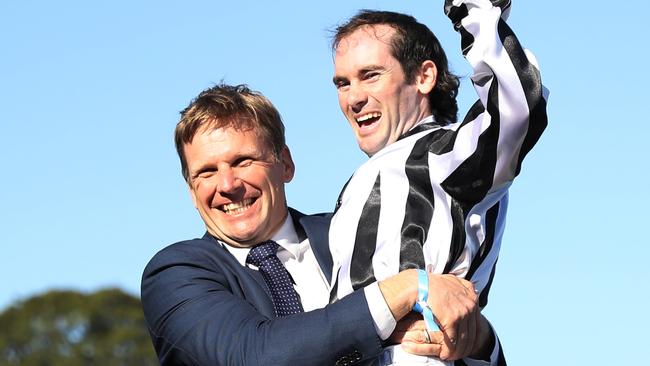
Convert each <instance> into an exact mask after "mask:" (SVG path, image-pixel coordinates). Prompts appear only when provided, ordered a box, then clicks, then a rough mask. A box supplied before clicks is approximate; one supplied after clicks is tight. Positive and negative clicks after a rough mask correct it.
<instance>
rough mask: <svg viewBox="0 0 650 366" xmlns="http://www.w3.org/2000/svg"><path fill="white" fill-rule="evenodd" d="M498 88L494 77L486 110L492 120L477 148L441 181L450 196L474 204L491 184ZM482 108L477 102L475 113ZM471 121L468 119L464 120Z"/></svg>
mask: <svg viewBox="0 0 650 366" xmlns="http://www.w3.org/2000/svg"><path fill="white" fill-rule="evenodd" d="M498 90H499V83H498V81H497V80H496V79H493V80H492V84H491V85H490V90H489V91H488V98H487V112H488V113H489V114H490V116H491V123H490V125H489V126H488V128H487V129H486V130H485V131H483V133H481V135H480V136H479V138H478V141H477V146H476V150H475V151H474V153H472V155H471V156H469V157H468V158H467V160H465V161H463V162H462V163H461V164H460V165H459V166H458V168H456V170H454V172H453V173H451V174H450V175H449V176H448V177H447V179H445V180H444V181H443V182H442V183H441V186H442V188H443V189H444V190H445V191H446V192H447V193H449V195H450V196H451V197H453V198H455V199H457V200H459V201H462V202H463V203H464V204H469V205H474V204H476V203H478V202H480V201H481V200H483V198H485V195H486V194H487V192H488V191H489V190H490V188H491V187H492V182H493V179H494V170H495V168H496V163H497V143H498V141H499V127H500V126H499V124H500V119H499V97H498ZM479 108H480V107H477V104H475V105H474V106H473V107H472V109H473V110H474V111H473V113H472V114H474V113H476V112H477V111H478V110H479ZM468 121H469V119H468V118H466V119H465V122H468ZM465 122H463V123H464V124H465ZM461 128H462V127H461Z"/></svg>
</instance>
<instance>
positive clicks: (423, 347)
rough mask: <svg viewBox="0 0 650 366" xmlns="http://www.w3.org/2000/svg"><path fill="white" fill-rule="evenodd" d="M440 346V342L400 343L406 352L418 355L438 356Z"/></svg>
mask: <svg viewBox="0 0 650 366" xmlns="http://www.w3.org/2000/svg"><path fill="white" fill-rule="evenodd" d="M440 348H441V345H440V344H434V343H413V342H405V343H402V349H404V350H405V351H406V352H408V353H412V354H414V355H420V356H433V357H439V356H440Z"/></svg>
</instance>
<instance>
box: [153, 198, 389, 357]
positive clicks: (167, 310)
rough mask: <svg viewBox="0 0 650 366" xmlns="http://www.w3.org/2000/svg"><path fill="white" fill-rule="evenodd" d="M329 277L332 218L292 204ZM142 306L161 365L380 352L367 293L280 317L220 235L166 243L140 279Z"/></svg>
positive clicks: (258, 277) (257, 280)
mask: <svg viewBox="0 0 650 366" xmlns="http://www.w3.org/2000/svg"><path fill="white" fill-rule="evenodd" d="M290 214H291V216H292V218H293V219H294V223H295V225H294V226H295V227H296V230H297V231H298V236H299V237H301V240H302V239H303V238H304V237H305V236H307V237H308V238H309V242H310V245H311V247H312V249H313V252H314V255H315V256H316V258H317V260H318V262H319V264H320V266H321V268H322V270H323V272H324V273H325V275H326V276H328V277H331V271H332V259H331V256H330V252H329V246H328V239H327V233H328V229H329V221H330V216H324V215H313V216H305V215H302V214H300V213H299V212H297V211H295V210H290ZM142 305H143V308H144V314H145V319H146V321H147V325H148V327H149V332H150V334H151V337H152V340H153V343H154V347H155V349H156V352H157V354H158V358H159V360H160V363H161V365H205V366H207V365H210V366H216V365H292V366H298V365H334V364H353V363H355V362H356V361H357V360H360V359H370V358H375V357H376V356H377V355H378V354H379V353H380V352H381V349H382V347H381V340H380V339H379V337H378V336H377V333H376V330H375V328H374V325H373V322H372V317H371V315H370V312H369V310H368V304H367V302H366V298H365V295H364V294H363V291H356V292H355V293H353V294H351V295H349V296H347V297H345V298H343V299H341V300H339V301H337V302H336V303H334V304H330V305H328V306H326V307H325V308H323V309H319V310H314V311H310V312H306V313H302V314H295V315H291V316H287V317H282V318H276V317H275V316H274V313H273V303H272V301H271V295H270V294H269V292H268V288H267V286H266V284H265V282H264V279H263V278H262V276H261V274H260V273H259V272H258V271H255V270H253V269H250V268H247V267H245V266H242V265H241V264H240V263H239V262H238V261H237V260H236V259H235V257H234V256H233V255H232V254H230V253H229V252H228V251H227V250H226V249H224V248H223V247H222V246H221V245H220V244H219V243H218V242H217V240H216V239H215V238H213V237H212V236H211V235H209V234H206V235H205V236H203V238H201V239H194V240H188V241H184V242H180V243H176V244H173V245H170V246H168V247H167V248H165V249H163V250H161V251H160V252H158V253H157V254H156V255H155V256H154V257H153V258H152V259H151V261H150V262H149V264H148V265H147V267H146V268H145V270H144V274H143V277H142Z"/></svg>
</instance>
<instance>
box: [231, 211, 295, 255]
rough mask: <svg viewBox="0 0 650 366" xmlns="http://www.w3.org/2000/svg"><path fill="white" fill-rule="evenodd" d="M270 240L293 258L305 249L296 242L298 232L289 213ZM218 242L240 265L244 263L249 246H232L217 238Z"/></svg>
mask: <svg viewBox="0 0 650 366" xmlns="http://www.w3.org/2000/svg"><path fill="white" fill-rule="evenodd" d="M271 240H273V241H275V242H276V243H278V244H279V245H280V247H281V248H283V249H285V250H286V251H287V252H288V253H289V255H290V256H291V257H293V258H294V259H300V258H301V257H302V254H303V252H304V250H305V248H304V246H301V245H299V244H300V243H299V242H298V233H296V228H295V226H293V219H292V218H291V215H290V214H287V217H286V218H285V219H284V222H283V223H282V226H281V227H280V229H278V231H277V232H276V233H275V234H274V235H273V236H272V237H271ZM219 243H220V244H221V246H223V247H224V248H225V249H226V250H227V251H229V252H230V253H231V254H232V255H233V256H235V258H236V259H237V261H238V262H239V263H241V265H243V266H245V265H246V257H248V252H250V250H251V248H240V247H233V246H231V245H228V244H225V243H224V242H222V241H221V240H219Z"/></svg>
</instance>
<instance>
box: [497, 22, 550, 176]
mask: <svg viewBox="0 0 650 366" xmlns="http://www.w3.org/2000/svg"><path fill="white" fill-rule="evenodd" d="M498 31H499V38H500V39H501V43H502V44H503V47H504V49H505V50H506V52H507V53H508V56H509V57H510V59H511V60H512V63H513V65H514V67H515V70H516V71H517V76H518V77H519V80H520V81H521V86H522V88H523V90H524V94H525V95H526V102H527V104H528V110H529V114H530V115H529V117H528V118H529V121H528V131H527V133H526V136H525V137H524V141H523V144H522V146H521V149H520V152H519V160H518V161H517V168H516V170H515V176H516V175H518V174H519V172H520V171H521V163H522V161H523V160H524V157H525V156H526V154H528V152H529V151H530V149H532V147H533V145H535V143H536V142H537V141H538V140H539V138H540V136H541V135H542V132H543V131H544V129H545V128H546V125H547V124H548V117H547V115H546V100H545V99H544V95H543V88H542V81H541V75H540V73H539V70H537V68H535V66H534V65H533V64H532V63H531V62H530V60H528V58H527V57H526V54H525V52H524V49H523V47H522V46H521V44H520V43H519V40H518V39H517V37H516V36H515V34H514V33H513V31H512V29H510V27H509V26H508V25H507V24H506V23H505V22H504V21H502V20H501V21H499V25H498Z"/></svg>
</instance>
